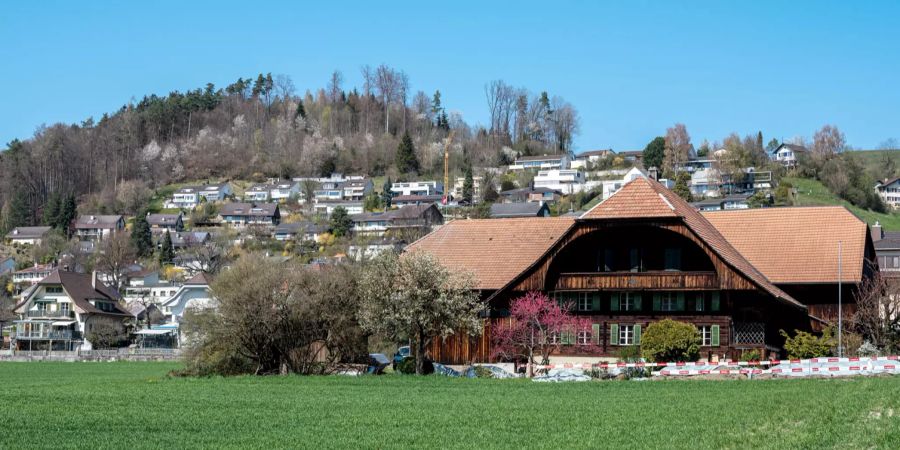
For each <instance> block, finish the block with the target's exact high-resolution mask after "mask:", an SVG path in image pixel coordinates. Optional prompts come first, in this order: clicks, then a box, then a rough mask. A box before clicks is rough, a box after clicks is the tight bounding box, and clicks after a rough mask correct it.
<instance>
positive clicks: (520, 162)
mask: <svg viewBox="0 0 900 450" xmlns="http://www.w3.org/2000/svg"><path fill="white" fill-rule="evenodd" d="M568 168H569V156H568V155H541V156H521V157H519V158H516V160H515V161H514V162H513V163H512V164H511V165H510V166H509V170H511V171H519V170H566V169H568Z"/></svg>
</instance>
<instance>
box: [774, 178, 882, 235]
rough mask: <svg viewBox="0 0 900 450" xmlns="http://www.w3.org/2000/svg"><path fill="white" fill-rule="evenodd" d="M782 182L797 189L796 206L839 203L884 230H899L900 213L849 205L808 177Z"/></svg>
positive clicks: (784, 179)
mask: <svg viewBox="0 0 900 450" xmlns="http://www.w3.org/2000/svg"><path fill="white" fill-rule="evenodd" d="M781 182H782V183H785V182H788V183H791V184H792V185H793V186H794V187H795V188H796V189H797V198H796V199H795V205H797V206H820V205H841V206H845V207H847V209H849V210H850V212H852V213H853V214H854V215H855V216H856V217H859V218H860V219H862V220H863V221H864V222H866V223H868V224H869V225H872V224H874V223H875V221H876V220H877V221H878V222H880V223H881V225H882V227H883V228H884V230H886V231H900V214H897V213H887V214H882V213H877V212H874V211H869V210H867V209H862V208H859V207H856V206H853V205H851V204H850V203H849V202H847V201H846V200H842V199H840V198H838V197H837V196H836V195H834V194H833V193H832V192H831V191H829V190H828V188H826V187H825V185H823V184H822V183H820V182H818V181H816V180H811V179H808V178H795V177H784V178H782V179H781Z"/></svg>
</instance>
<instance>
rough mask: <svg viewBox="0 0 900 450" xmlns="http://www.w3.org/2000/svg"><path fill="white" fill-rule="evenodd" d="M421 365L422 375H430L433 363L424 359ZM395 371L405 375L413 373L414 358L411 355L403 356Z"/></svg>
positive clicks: (414, 370)
mask: <svg viewBox="0 0 900 450" xmlns="http://www.w3.org/2000/svg"><path fill="white" fill-rule="evenodd" d="M422 366H423V367H422V375H431V374H432V373H434V364H432V363H431V361H429V360H427V359H426V360H425V364H423V365H422ZM397 372H400V373H402V374H406V375H415V374H416V358H413V357H412V356H407V357H406V358H403V360H402V361H400V362H399V363H398V364H397Z"/></svg>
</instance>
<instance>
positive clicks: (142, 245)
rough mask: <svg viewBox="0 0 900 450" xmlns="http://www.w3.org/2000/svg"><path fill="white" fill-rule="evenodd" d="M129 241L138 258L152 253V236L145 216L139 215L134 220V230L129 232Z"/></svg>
mask: <svg viewBox="0 0 900 450" xmlns="http://www.w3.org/2000/svg"><path fill="white" fill-rule="evenodd" d="M131 240H132V242H133V243H134V248H135V250H136V251H137V256H138V257H145V256H149V255H150V254H151V253H153V236H152V235H151V234H150V224H149V223H148V222H147V215H146V214H139V215H138V216H137V218H135V220H134V229H132V230H131Z"/></svg>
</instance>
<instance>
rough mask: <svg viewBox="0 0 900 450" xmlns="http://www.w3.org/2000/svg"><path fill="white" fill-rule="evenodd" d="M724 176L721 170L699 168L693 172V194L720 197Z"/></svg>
mask: <svg viewBox="0 0 900 450" xmlns="http://www.w3.org/2000/svg"><path fill="white" fill-rule="evenodd" d="M721 186H722V177H721V175H720V174H719V171H718V170H716V169H714V168H710V169H698V170H695V171H694V173H692V174H691V195H694V196H697V197H718V196H719V195H721V189H720V188H721Z"/></svg>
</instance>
